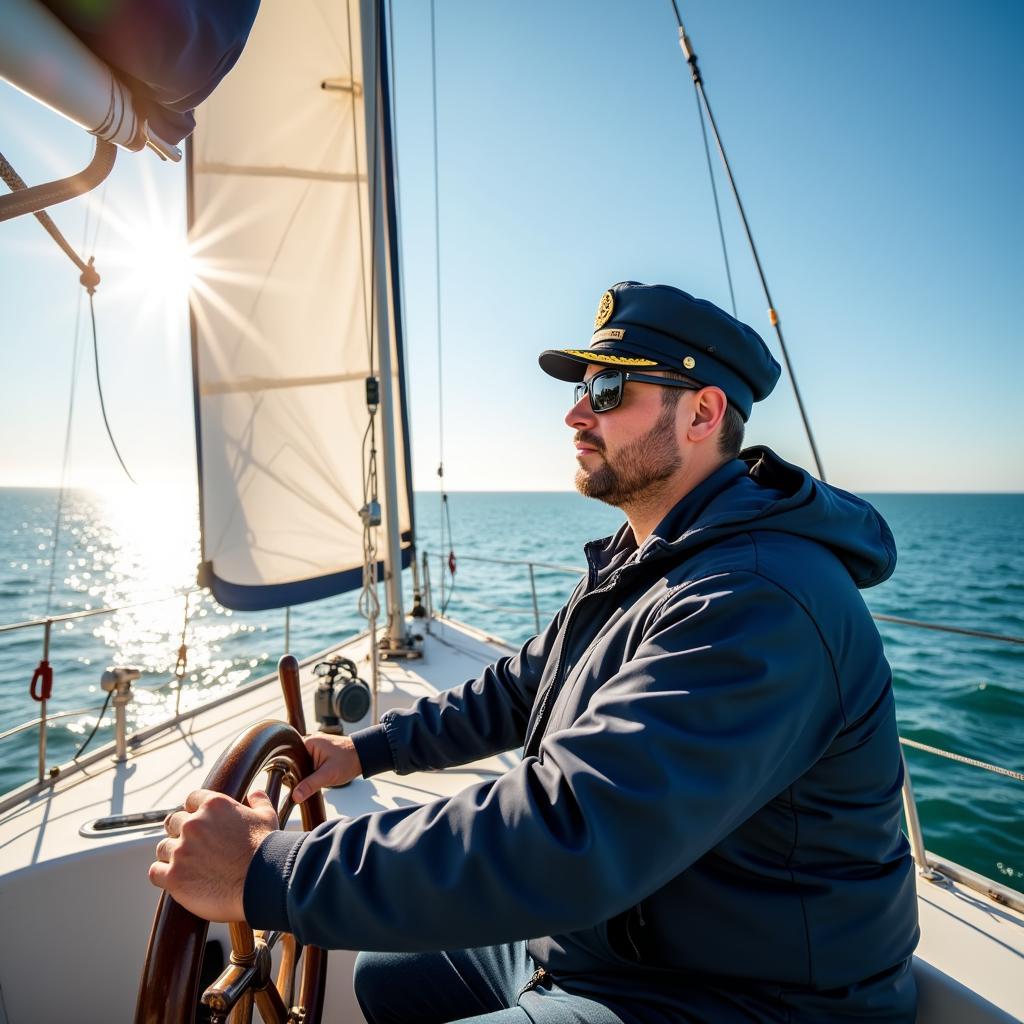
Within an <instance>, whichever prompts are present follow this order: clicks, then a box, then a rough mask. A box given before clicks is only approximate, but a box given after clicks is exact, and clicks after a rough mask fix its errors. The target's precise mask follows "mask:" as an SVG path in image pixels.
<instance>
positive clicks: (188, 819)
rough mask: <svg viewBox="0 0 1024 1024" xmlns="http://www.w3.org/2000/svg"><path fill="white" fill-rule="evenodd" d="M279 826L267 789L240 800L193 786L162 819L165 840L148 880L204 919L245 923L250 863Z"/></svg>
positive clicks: (157, 853) (162, 842)
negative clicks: (181, 804)
mask: <svg viewBox="0 0 1024 1024" xmlns="http://www.w3.org/2000/svg"><path fill="white" fill-rule="evenodd" d="M278 828H280V825H279V824H278V820H277V811H276V810H275V809H274V805H273V804H272V803H271V802H270V799H269V798H268V797H267V794H266V793H263V792H260V791H259V790H254V791H253V792H252V793H250V794H249V796H248V804H244V803H239V802H238V801H237V800H232V799H231V797H229V796H225V795H224V794H223V793H214V792H212V791H210V790H208V789H197V790H196V791H195V792H193V793H189V795H188V799H187V800H186V801H185V807H184V810H181V811H175V812H174V813H173V814H170V815H168V817H167V820H166V821H165V822H164V831H166V833H167V838H166V839H161V840H160V842H159V843H158V844H157V848H156V860H155V861H154V863H152V864H150V866H149V880H150V881H151V882H152V883H153V884H154V885H155V886H157V887H159V888H160V889H164V890H166V891H167V892H168V893H170V895H171V896H173V897H174V898H175V899H176V900H177V901H178V902H179V903H180V904H181V905H182V906H183V907H185V909H186V910H191V911H192V913H193V914H197V915H198V916H199V917H203V918H206V920H207V921H244V920H245V911H244V909H243V906H242V893H243V890H244V888H245V876H246V873H247V872H248V870H249V863H250V861H251V860H252V858H253V855H254V854H255V853H256V851H257V849H259V846H260V843H262V842H263V840H264V839H265V838H266V837H267V836H268V835H269V834H270V833H271V832H274V831H276V830H277V829H278Z"/></svg>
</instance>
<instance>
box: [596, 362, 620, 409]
mask: <svg viewBox="0 0 1024 1024" xmlns="http://www.w3.org/2000/svg"><path fill="white" fill-rule="evenodd" d="M621 397H622V374H621V373H619V372H618V371H617V370H613V371H612V372H611V373H599V374H598V375H597V376H596V377H593V378H591V381H590V405H591V408H593V410H594V412H607V411H608V410H609V409H614V408H615V407H616V406H617V405H618V404H619V399H620V398H621Z"/></svg>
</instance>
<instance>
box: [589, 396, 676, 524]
mask: <svg viewBox="0 0 1024 1024" xmlns="http://www.w3.org/2000/svg"><path fill="white" fill-rule="evenodd" d="M675 421H676V410H675V407H674V406H665V408H664V409H663V410H662V412H661V415H660V416H659V417H658V419H657V422H656V423H655V424H654V426H653V427H651V429H650V430H649V431H647V433H646V434H644V435H643V436H642V437H638V438H635V439H634V440H632V441H630V442H629V444H627V445H626V446H625V447H623V448H622V449H620V450H619V451H618V452H616V453H615V455H614V456H613V457H609V456H608V455H607V454H606V452H605V450H604V449H603V448H602V449H601V452H600V454H601V455H602V456H603V462H602V463H601V464H600V465H599V466H598V467H597V469H594V470H586V469H584V468H583V467H582V466H580V467H579V468H578V469H577V470H576V490H578V491H579V492H580V494H582V495H583V496H584V497H587V498H597V499H598V500H599V501H603V502H605V503H606V504H608V505H614V506H616V508H622V507H623V506H625V505H630V504H633V503H635V502H636V501H637V500H638V499H640V500H642V499H643V497H644V496H645V493H646V492H648V491H649V490H650V489H651V488H653V487H656V485H657V484H659V483H661V482H662V481H664V480H667V479H668V478H669V477H670V476H672V474H673V473H675V471H676V470H677V469H679V467H680V466H681V465H682V464H683V459H682V456H681V455H680V453H679V444H678V442H677V441H676V433H675ZM578 440H580V441H582V442H583V443H584V444H594V445H596V444H598V443H599V442H598V441H597V439H596V438H594V437H591V436H588V435H587V434H586V432H583V433H581V434H580V435H578Z"/></svg>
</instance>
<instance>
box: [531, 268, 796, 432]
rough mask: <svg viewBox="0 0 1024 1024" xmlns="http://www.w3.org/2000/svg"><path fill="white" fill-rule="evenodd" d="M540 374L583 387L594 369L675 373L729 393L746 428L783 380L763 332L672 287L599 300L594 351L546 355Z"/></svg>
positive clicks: (618, 290)
mask: <svg viewBox="0 0 1024 1024" xmlns="http://www.w3.org/2000/svg"><path fill="white" fill-rule="evenodd" d="M539 361H540V367H541V369H542V370H543V371H544V372H545V373H548V374H550V375H551V376H552V377H557V378H558V380H565V381H572V382H578V381H581V380H583V376H584V374H585V373H586V369H587V366H588V365H591V364H594V363H597V364H598V365H601V366H613V367H616V368H620V369H624V370H628V369H630V368H637V369H639V368H648V369H659V370H674V371H676V372H677V373H681V374H684V375H685V376H687V377H690V378H691V379H692V380H695V381H697V382H698V383H700V384H707V385H713V386H714V387H718V388H721V389H722V390H723V391H724V392H725V396H726V398H728V399H729V403H730V404H731V405H732V406H733V407H734V408H735V409H736V411H737V412H738V413H739V414H740V415H741V416H742V417H743V419H744V420H746V419H747V418H748V417H749V416H750V409H751V406H752V405H753V404H754V402H759V401H761V399H762V398H767V397H768V395H770V394H771V392H772V389H773V388H774V387H775V385H776V383H777V382H778V379H779V375H780V373H781V372H782V370H781V368H780V366H779V364H778V363H777V362H776V361H775V359H774V358H773V357H772V354H771V352H769V351H768V346H767V345H766V344H765V343H764V341H763V340H762V339H761V336H760V335H759V334H758V333H757V331H755V330H753V329H752V328H750V327H748V326H747V325H746V324H744V323H741V322H740V321H739V320H737V319H736V318H735V317H732V316H730V315H729V314H728V313H726V312H725V310H724V309H719V308H718V306H716V305H715V304H714V303H713V302H708V301H707V299H696V298H694V297H693V296H692V295H689V294H687V293H686V292H684V291H681V290H680V289H679V288H673V287H672V286H671V285H667V284H640V283H639V282H638V281H620V282H619V283H618V284H615V285H612V287H611V288H609V289H608V291H606V292H605V293H604V295H602V296H601V301H600V304H599V305H598V307H597V316H596V317H595V318H594V334H593V336H592V337H591V339H590V348H586V349H578V348H566V349H548V350H547V351H546V352H542V353H541V355H540V360H539Z"/></svg>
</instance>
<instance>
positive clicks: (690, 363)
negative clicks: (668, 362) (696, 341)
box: [683, 356, 697, 370]
mask: <svg viewBox="0 0 1024 1024" xmlns="http://www.w3.org/2000/svg"><path fill="white" fill-rule="evenodd" d="M696 365H697V360H696V359H694V358H693V356H687V357H686V358H685V359H684V360H683V366H685V367H686V369H687V370H692V369H693V368H694V367H695V366H696Z"/></svg>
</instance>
